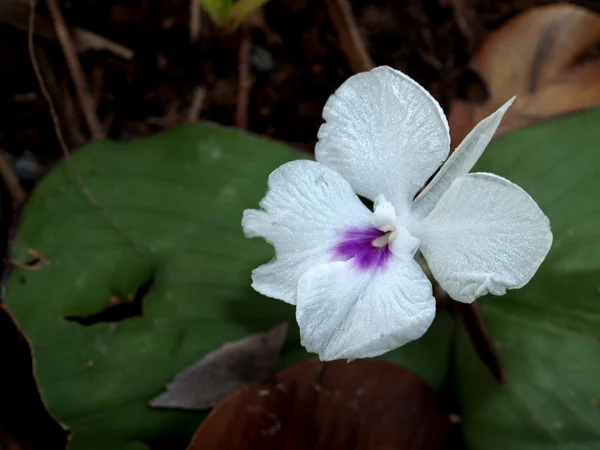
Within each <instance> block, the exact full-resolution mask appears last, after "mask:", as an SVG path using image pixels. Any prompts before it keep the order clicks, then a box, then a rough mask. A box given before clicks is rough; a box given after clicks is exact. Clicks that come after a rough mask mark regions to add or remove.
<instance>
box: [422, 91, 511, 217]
mask: <svg viewBox="0 0 600 450" xmlns="http://www.w3.org/2000/svg"><path fill="white" fill-rule="evenodd" d="M514 100H515V97H513V98H511V99H510V100H509V101H507V102H506V103H505V104H504V105H502V106H501V107H500V108H499V109H498V110H497V111H496V112H495V113H494V114H492V115H490V116H488V117H486V118H485V119H483V120H482V121H481V122H479V123H478V124H477V125H476V126H475V128H473V129H472V130H471V132H470V133H469V134H468V135H467V137H466V138H465V139H464V140H463V141H462V142H461V144H460V145H459V146H458V147H457V148H456V150H455V151H454V153H452V155H450V158H448V161H446V162H445V163H444V165H443V166H442V168H441V169H440V171H439V172H438V173H437V174H436V175H435V177H434V178H433V180H431V182H430V183H429V184H428V185H427V187H426V188H425V189H423V191H422V192H421V193H420V194H419V196H418V197H417V198H416V199H415V201H414V203H413V205H412V216H413V218H414V220H417V221H418V220H420V219H422V218H423V217H425V216H426V215H427V214H429V213H430V212H431V210H432V209H433V208H434V207H435V205H436V204H437V202H439V201H440V198H441V197H442V195H444V192H446V191H447V190H448V188H449V187H450V185H451V184H452V182H453V181H454V180H455V179H457V178H458V177H460V176H462V175H465V174H467V173H469V171H470V170H471V169H472V168H473V166H474V165H475V163H476V162H477V160H478V159H479V157H480V156H481V155H482V153H483V151H484V150H485V148H486V147H487V146H488V144H489V143H490V141H491V140H492V137H494V133H495V132H496V129H497V128H498V125H500V121H501V120H502V117H503V116H504V113H505V112H506V111H507V110H508V108H509V107H510V105H512V102H513V101H514Z"/></svg>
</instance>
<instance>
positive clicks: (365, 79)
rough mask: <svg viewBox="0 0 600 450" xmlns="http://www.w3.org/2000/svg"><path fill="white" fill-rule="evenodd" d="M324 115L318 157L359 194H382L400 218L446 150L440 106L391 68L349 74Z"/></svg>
mask: <svg viewBox="0 0 600 450" xmlns="http://www.w3.org/2000/svg"><path fill="white" fill-rule="evenodd" d="M323 118H324V119H325V123H324V124H323V125H321V128H320V129H319V134H318V138H319V141H318V143H317V147H316V150H315V155H316V159H317V161H319V162H321V163H323V164H326V165H327V166H329V167H331V168H332V169H334V170H336V171H337V172H339V173H341V174H342V175H343V176H344V178H346V179H347V180H348V181H349V182H350V184H351V185H352V188H353V189H354V191H355V192H356V193H357V194H359V195H362V196H363V197H367V198H369V199H370V200H374V199H375V198H376V197H377V196H378V195H380V194H382V195H384V196H385V197H386V198H387V199H388V200H390V201H391V202H392V203H393V204H394V206H395V207H396V212H397V213H398V214H399V215H400V216H401V217H403V216H404V215H405V214H407V213H408V207H409V205H410V202H411V201H412V200H413V197H414V195H415V194H416V192H417V191H418V190H419V189H420V188H421V187H422V186H423V184H424V183H425V181H427V179H428V178H429V177H430V176H431V175H432V174H433V172H434V171H435V170H436V169H437V168H438V167H439V166H440V165H441V164H442V162H443V161H444V160H445V159H446V158H447V156H448V152H449V149H450V137H449V134H448V123H447V121H446V117H445V116H444V113H443V111H442V109H441V108H440V106H439V104H438V103H437V102H436V101H435V100H434V98H433V97H431V95H429V93H428V92H427V91H426V90H425V89H423V88H422V87H421V86H420V85H419V84H417V83H416V82H415V81H413V80H412V79H411V78H409V77H408V76H406V75H404V74H403V73H402V72H399V71H397V70H394V69H392V68H390V67H378V68H376V69H373V70H371V71H370V72H363V73H359V74H356V75H354V76H352V77H350V78H349V79H348V80H347V81H346V82H345V83H344V84H342V85H341V86H340V88H339V89H338V90H337V91H336V92H335V93H334V94H333V95H332V96H331V97H329V100H327V103H326V105H325V108H324V110H323Z"/></svg>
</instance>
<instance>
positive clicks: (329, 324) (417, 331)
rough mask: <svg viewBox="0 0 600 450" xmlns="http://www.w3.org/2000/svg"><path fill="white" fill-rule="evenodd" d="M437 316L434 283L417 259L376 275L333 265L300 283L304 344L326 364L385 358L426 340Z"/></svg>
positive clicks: (298, 314) (298, 309) (397, 260)
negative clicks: (432, 287)
mask: <svg viewBox="0 0 600 450" xmlns="http://www.w3.org/2000/svg"><path fill="white" fill-rule="evenodd" d="M434 316H435V299H434V298H433V297H432V290H431V283H430V282H429V280H428V279H427V277H426V276H425V274H424V273H423V271H422V270H421V268H420V267H419V265H418V264H417V263H416V262H415V261H414V259H412V258H392V261H390V264H389V266H388V267H387V268H386V270H384V271H379V272H376V273H369V272H361V271H358V270H356V269H355V266H354V265H353V264H352V261H351V260H350V261H338V262H333V263H329V264H324V265H321V266H317V267H315V268H313V269H311V270H310V271H308V272H307V273H306V274H304V275H303V276H302V278H300V282H299V283H298V304H297V306H296V318H297V320H298V324H299V326H300V337H301V342H302V345H303V346H304V347H306V349H307V350H308V351H310V352H314V353H318V355H319V358H321V360H323V361H330V360H333V359H357V358H369V357H373V356H377V355H381V354H382V353H385V352H387V351H390V350H393V349H395V348H397V347H400V346H401V345H404V344H406V343H407V342H409V341H412V340H414V339H418V338H419V337H421V336H422V335H423V334H424V333H425V331H426V330H427V329H428V328H429V326H430V325H431V322H432V321H433V318H434Z"/></svg>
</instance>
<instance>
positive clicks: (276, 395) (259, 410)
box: [187, 359, 450, 450]
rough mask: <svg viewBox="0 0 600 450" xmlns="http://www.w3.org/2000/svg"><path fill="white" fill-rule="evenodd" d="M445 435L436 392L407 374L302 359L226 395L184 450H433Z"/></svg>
mask: <svg viewBox="0 0 600 450" xmlns="http://www.w3.org/2000/svg"><path fill="white" fill-rule="evenodd" d="M449 430H450V416H449V415H448V414H446V413H445V412H444V411H443V409H442V408H441V406H440V403H439V401H438V398H437V396H436V393H435V392H434V391H433V390H432V389H431V388H430V387H429V386H427V384H426V383H425V382H423V381H422V380H421V379H420V378H418V377H417V376H416V375H414V374H413V373H412V372H410V371H408V370H407V369H404V368H402V367H399V366H396V365H394V364H392V363H390V362H387V361H383V360H379V359H361V360H356V361H353V362H351V363H346V362H345V361H333V362H328V363H324V362H321V361H318V360H309V361H304V362H302V363H300V364H297V365H296V366H293V367H290V368H288V369H286V370H284V371H283V372H280V373H279V374H277V375H276V376H275V377H274V378H273V379H272V380H270V382H269V383H265V384H262V385H253V386H247V387H245V388H244V389H241V390H239V391H237V392H235V393H234V394H232V395H230V396H229V397H227V398H226V399H225V400H224V401H223V402H222V403H221V404H220V405H219V406H218V407H217V408H215V409H214V410H213V412H212V413H211V414H210V415H209V416H208V418H207V419H206V420H205V421H204V422H203V423H202V424H201V425H200V427H199V428H198V430H197V431H196V434H195V435H194V437H193V438H192V442H191V443H190V445H189V447H188V449H187V450H201V449H202V450H204V449H211V450H250V449H261V450H280V449H290V450H292V449H293V450H337V449H349V448H352V449H354V450H392V449H404V450H425V449H427V450H438V449H441V448H444V445H445V444H446V443H447V439H448V432H449Z"/></svg>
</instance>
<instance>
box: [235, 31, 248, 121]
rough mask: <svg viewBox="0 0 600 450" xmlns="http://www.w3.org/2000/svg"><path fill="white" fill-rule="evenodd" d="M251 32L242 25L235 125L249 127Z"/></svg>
mask: <svg viewBox="0 0 600 450" xmlns="http://www.w3.org/2000/svg"><path fill="white" fill-rule="evenodd" d="M250 46H251V43H250V33H249V32H248V26H247V25H246V24H245V23H242V25H241V26H240V47H239V51H238V92H237V102H236V110H235V125H236V126H237V127H238V128H242V129H246V128H248V103H249V97H250Z"/></svg>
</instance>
